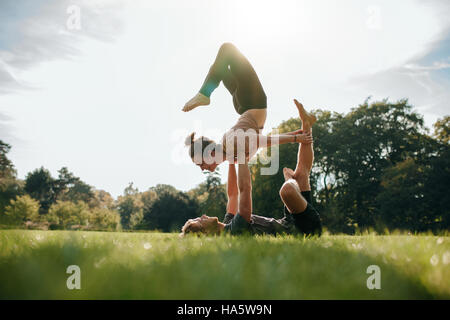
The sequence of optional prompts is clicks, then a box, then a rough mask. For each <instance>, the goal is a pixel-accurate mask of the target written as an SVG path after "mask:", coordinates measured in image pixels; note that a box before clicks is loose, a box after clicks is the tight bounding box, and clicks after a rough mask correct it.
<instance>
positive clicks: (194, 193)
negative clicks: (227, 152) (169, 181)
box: [188, 169, 227, 219]
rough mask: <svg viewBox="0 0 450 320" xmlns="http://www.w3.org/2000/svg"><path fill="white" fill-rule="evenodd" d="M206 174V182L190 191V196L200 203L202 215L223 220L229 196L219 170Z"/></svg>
mask: <svg viewBox="0 0 450 320" xmlns="http://www.w3.org/2000/svg"><path fill="white" fill-rule="evenodd" d="M205 174H206V181H205V182H203V183H201V184H200V185H199V186H197V187H196V188H194V189H192V190H190V191H189V192H188V195H190V196H191V197H194V198H195V199H196V200H197V201H198V203H199V210H200V213H202V214H206V215H208V216H211V217H219V219H221V218H222V217H223V216H224V214H225V211H226V206H227V194H226V190H225V185H223V184H222V182H221V178H220V172H219V169H217V170H216V171H214V172H208V173H205Z"/></svg>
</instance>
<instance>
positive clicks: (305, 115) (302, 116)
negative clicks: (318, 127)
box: [294, 99, 317, 127]
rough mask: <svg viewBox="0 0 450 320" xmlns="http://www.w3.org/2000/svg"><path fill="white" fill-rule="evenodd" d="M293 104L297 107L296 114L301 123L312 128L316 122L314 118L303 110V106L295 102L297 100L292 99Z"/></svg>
mask: <svg viewBox="0 0 450 320" xmlns="http://www.w3.org/2000/svg"><path fill="white" fill-rule="evenodd" d="M294 103H295V105H296V106H297V109H298V113H299V114H300V119H302V122H308V123H309V124H310V125H311V127H312V125H313V124H314V123H315V122H316V121H317V118H316V116H314V115H313V114H310V113H309V112H307V111H306V110H305V108H303V105H302V104H301V103H300V102H298V101H297V99H294Z"/></svg>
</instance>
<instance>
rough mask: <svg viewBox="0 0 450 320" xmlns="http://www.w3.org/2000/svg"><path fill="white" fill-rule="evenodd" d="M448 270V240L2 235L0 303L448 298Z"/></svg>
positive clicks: (14, 232) (418, 237)
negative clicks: (375, 282) (75, 280)
mask: <svg viewBox="0 0 450 320" xmlns="http://www.w3.org/2000/svg"><path fill="white" fill-rule="evenodd" d="M70 265H78V266H79V267H80V269H81V289H80V290H69V289H67V285H66V281H67V278H68V277H69V276H70V275H69V274H67V273H66V269H67V267H68V266H70ZM370 265H378V266H379V267H380V270H381V289H380V290H369V289H368V288H367V285H366V283H367V278H368V277H369V276H370V274H367V273H366V271H367V267H368V266H370ZM449 267H450V237H448V236H426V235H388V236H377V235H371V234H368V235H362V236H331V235H324V236H322V237H321V238H312V239H303V238H300V237H294V236H279V237H270V236H257V237H248V236H246V237H230V236H220V237H196V236H190V237H186V238H179V237H178V234H174V233H126V232H123V233H120V232H81V231H25V230H0V299H449V298H450V268H449Z"/></svg>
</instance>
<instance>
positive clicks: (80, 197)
mask: <svg viewBox="0 0 450 320" xmlns="http://www.w3.org/2000/svg"><path fill="white" fill-rule="evenodd" d="M53 190H54V192H55V194H56V198H57V199H58V200H63V201H75V202H76V201H84V202H86V203H90V202H91V201H93V200H94V199H95V194H94V191H93V189H92V187H91V186H90V185H88V184H86V183H85V182H83V181H81V179H80V178H78V177H76V176H74V174H73V173H71V172H70V171H69V170H68V169H67V168H66V167H63V168H61V169H60V170H59V171H58V179H56V180H55V181H54V184H53Z"/></svg>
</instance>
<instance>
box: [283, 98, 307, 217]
mask: <svg viewBox="0 0 450 320" xmlns="http://www.w3.org/2000/svg"><path fill="white" fill-rule="evenodd" d="M295 104H296V106H297V109H298V111H299V116H300V119H301V120H302V130H303V132H305V133H306V132H312V129H311V126H312V124H311V123H314V122H315V121H316V119H315V117H313V116H312V115H309V114H308V113H307V112H306V111H305V109H304V108H303V106H302V105H301V104H300V103H299V102H298V101H297V100H295ZM313 161H314V149H313V144H312V143H301V144H300V146H299V148H298V156H297V166H296V168H295V171H292V170H291V169H288V168H284V170H283V174H284V177H285V180H286V182H285V183H284V184H283V186H282V187H281V189H280V197H281V199H282V200H283V203H284V204H285V206H286V207H287V209H288V211H289V212H290V213H301V212H303V211H305V210H306V208H307V205H308V202H307V200H309V199H305V198H304V197H303V196H302V194H301V193H302V192H305V191H311V185H310V183H309V176H310V173H311V168H312V164H313Z"/></svg>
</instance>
